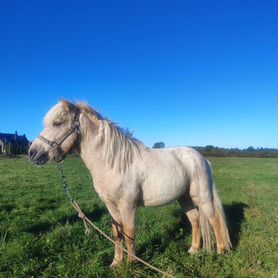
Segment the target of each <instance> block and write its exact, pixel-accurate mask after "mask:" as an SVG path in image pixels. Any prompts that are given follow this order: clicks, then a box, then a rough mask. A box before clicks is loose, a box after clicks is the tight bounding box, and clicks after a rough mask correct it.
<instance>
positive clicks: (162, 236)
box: [137, 202, 248, 257]
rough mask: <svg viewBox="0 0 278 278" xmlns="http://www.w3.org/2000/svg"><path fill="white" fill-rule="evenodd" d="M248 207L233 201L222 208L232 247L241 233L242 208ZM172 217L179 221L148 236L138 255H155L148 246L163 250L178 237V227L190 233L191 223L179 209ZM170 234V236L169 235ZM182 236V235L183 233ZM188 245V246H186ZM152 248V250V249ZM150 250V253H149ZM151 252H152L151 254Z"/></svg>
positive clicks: (154, 251)
mask: <svg viewBox="0 0 278 278" xmlns="http://www.w3.org/2000/svg"><path fill="white" fill-rule="evenodd" d="M247 207H248V205H246V204H245V203H242V202H233V203H232V204H231V205H224V210H225V214H226V218H227V223H228V228H229V234H230V238H231V242H232V246H233V249H235V248H236V247H237V246H238V243H239V240H240V234H241V225H242V222H243V221H244V210H245V209H246V208H247ZM173 216H174V217H181V221H180V222H179V223H177V224H176V225H173V226H172V227H171V228H169V229H167V230H166V231H163V233H161V232H158V234H156V235H154V236H152V237H149V238H148V239H147V240H146V242H145V244H144V246H141V247H140V248H139V249H138V250H137V253H138V255H139V256H141V255H143V254H145V253H146V252H148V256H149V257H152V256H155V255H156V252H157V250H155V249H152V248H150V246H155V245H157V246H159V252H161V253H162V252H164V251H165V249H166V248H167V247H168V245H169V244H170V243H171V242H172V241H175V239H180V229H185V234H186V236H188V235H190V234H191V225H190V223H189V221H188V219H187V217H186V215H185V214H184V213H182V210H181V209H176V210H174V211H173ZM169 235H171V236H169ZM183 236H184V235H183ZM188 247H189V246H188ZM152 250H153V251H152ZM150 252H151V253H150ZM152 253H153V254H152Z"/></svg>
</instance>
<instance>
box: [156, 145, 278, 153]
mask: <svg viewBox="0 0 278 278" xmlns="http://www.w3.org/2000/svg"><path fill="white" fill-rule="evenodd" d="M164 147H165V144H164V143H163V142H157V143H155V144H154V145H153V148H164ZM192 148H194V149H195V150H197V151H199V152H200V153H201V154H202V155H203V156H222V157H230V156H237V157H277V156H278V150H277V149H274V148H254V147H252V146H250V147H248V148H246V149H239V148H219V147H215V146H213V145H207V146H205V147H200V146H192Z"/></svg>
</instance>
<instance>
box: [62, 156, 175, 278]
mask: <svg viewBox="0 0 278 278" xmlns="http://www.w3.org/2000/svg"><path fill="white" fill-rule="evenodd" d="M57 167H58V170H59V172H60V177H61V183H62V185H63V189H64V191H65V193H66V194H67V196H68V199H69V201H70V204H71V205H72V206H73V208H74V209H75V210H76V211H77V212H78V217H79V218H81V219H82V220H83V223H84V227H85V234H87V235H88V234H90V233H91V230H90V229H89V227H88V224H90V225H91V226H92V227H93V228H94V229H96V230H97V231H98V232H99V233H100V234H101V235H103V236H104V237H105V238H106V239H108V240H109V241H111V242H112V243H113V244H115V245H116V246H117V247H119V248H121V249H122V250H123V251H124V252H125V253H127V254H128V255H130V256H132V257H133V258H135V259H136V260H137V261H139V262H141V263H142V264H144V265H146V266H148V267H149V268H151V269H153V270H155V271H157V272H159V273H161V274H163V275H164V276H167V277H171V278H175V276H173V275H171V274H169V273H167V272H165V271H163V270H161V269H159V268H157V267H155V266H153V265H151V264H149V263H147V262H145V261H144V260H142V259H140V258H139V257H137V256H136V255H134V254H132V253H130V252H128V251H127V249H125V248H123V247H122V246H121V245H120V244H118V243H116V242H115V241H114V240H113V239H112V238H111V237H109V236H108V235H107V234H105V233H104V232H103V231H102V230H101V229H100V228H98V227H97V226H96V225H95V224H94V223H93V222H92V221H90V219H88V218H87V216H86V215H85V214H84V212H83V211H82V210H81V208H80V207H79V205H78V204H77V203H76V201H75V200H74V199H73V198H72V196H71V194H70V192H69V185H68V182H67V179H66V177H65V174H64V168H63V161H62V162H60V163H57Z"/></svg>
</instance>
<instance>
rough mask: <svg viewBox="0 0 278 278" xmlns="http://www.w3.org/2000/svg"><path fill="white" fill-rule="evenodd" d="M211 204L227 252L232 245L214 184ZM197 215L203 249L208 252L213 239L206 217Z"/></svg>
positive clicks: (200, 211)
mask: <svg viewBox="0 0 278 278" xmlns="http://www.w3.org/2000/svg"><path fill="white" fill-rule="evenodd" d="M208 165H209V168H210V171H211V174H212V169H211V166H210V163H209V162H208ZM212 203H213V207H214V212H215V217H216V219H217V218H218V220H219V226H220V234H221V237H222V242H223V245H224V248H225V250H227V251H229V250H230V249H231V248H232V244H231V240H230V236H229V231H228V227H227V222H226V217H225V213H224V209H223V206H222V202H221V200H220V197H219V194H218V192H217V190H216V187H215V184H214V183H213V184H212ZM199 215H200V228H201V234H202V238H203V248H204V249H207V250H209V251H210V250H211V248H212V239H213V232H212V228H211V226H210V224H209V221H208V219H207V217H206V216H205V215H204V213H203V212H202V210H199Z"/></svg>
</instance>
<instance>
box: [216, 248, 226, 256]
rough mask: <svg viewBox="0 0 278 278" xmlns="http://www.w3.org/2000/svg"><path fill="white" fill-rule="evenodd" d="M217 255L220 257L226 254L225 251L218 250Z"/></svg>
mask: <svg viewBox="0 0 278 278" xmlns="http://www.w3.org/2000/svg"><path fill="white" fill-rule="evenodd" d="M217 254H218V255H223V254H225V249H222V248H221V249H217Z"/></svg>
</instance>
